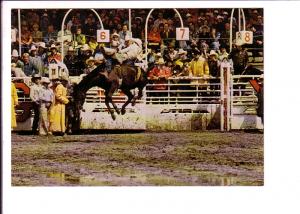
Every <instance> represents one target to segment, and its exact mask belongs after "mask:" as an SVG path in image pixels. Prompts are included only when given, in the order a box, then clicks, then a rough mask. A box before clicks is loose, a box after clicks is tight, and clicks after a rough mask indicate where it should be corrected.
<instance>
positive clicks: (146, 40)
mask: <svg viewBox="0 0 300 214" xmlns="http://www.w3.org/2000/svg"><path fill="white" fill-rule="evenodd" d="M153 10H155V9H151V10H150V12H149V13H148V16H147V18H146V24H145V50H146V52H145V54H146V64H147V65H148V58H147V56H148V20H149V17H150V15H151V14H152V12H153ZM173 10H174V11H175V12H176V13H177V15H178V17H179V19H180V22H181V27H182V28H183V21H182V18H181V15H180V13H179V12H178V10H177V9H173Z"/></svg>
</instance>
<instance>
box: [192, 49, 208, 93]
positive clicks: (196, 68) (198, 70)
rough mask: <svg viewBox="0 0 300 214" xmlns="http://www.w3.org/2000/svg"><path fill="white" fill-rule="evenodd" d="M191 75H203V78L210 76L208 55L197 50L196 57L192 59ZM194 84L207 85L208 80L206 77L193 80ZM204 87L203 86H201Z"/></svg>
mask: <svg viewBox="0 0 300 214" xmlns="http://www.w3.org/2000/svg"><path fill="white" fill-rule="evenodd" d="M189 76H190V77H203V78H208V77H209V66H208V62H207V59H206V57H205V56H204V54H201V53H200V52H199V51H195V53H194V59H193V60H192V61H191V64H190V73H189ZM191 83H192V84H197V83H199V84H201V85H200V87H201V86H202V85H206V84H207V83H208V81H207V80H205V79H200V80H192V81H191ZM201 88H203V86H202V87H201ZM204 88H205V86H204Z"/></svg>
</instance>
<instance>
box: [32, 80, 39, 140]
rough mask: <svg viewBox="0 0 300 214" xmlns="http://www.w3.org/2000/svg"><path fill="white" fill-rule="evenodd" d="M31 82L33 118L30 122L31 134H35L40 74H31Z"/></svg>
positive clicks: (37, 117)
mask: <svg viewBox="0 0 300 214" xmlns="http://www.w3.org/2000/svg"><path fill="white" fill-rule="evenodd" d="M31 82H32V83H33V85H32V86H31V87H30V98H31V100H32V101H33V102H32V105H33V111H34V118H33V123H32V134H34V135H36V134H38V133H37V129H38V126H39V119H40V103H39V94H40V91H41V76H40V75H39V74H34V75H32V78H31Z"/></svg>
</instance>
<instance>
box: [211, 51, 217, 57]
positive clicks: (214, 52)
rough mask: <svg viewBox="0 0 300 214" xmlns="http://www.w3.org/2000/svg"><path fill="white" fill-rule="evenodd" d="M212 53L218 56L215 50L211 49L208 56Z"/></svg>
mask: <svg viewBox="0 0 300 214" xmlns="http://www.w3.org/2000/svg"><path fill="white" fill-rule="evenodd" d="M212 55H215V56H218V54H217V52H216V51H215V50H211V51H210V52H209V56H212Z"/></svg>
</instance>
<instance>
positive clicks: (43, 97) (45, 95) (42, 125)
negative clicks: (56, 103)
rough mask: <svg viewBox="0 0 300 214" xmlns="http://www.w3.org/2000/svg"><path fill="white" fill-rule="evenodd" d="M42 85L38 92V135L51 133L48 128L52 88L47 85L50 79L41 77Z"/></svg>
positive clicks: (52, 94)
mask: <svg viewBox="0 0 300 214" xmlns="http://www.w3.org/2000/svg"><path fill="white" fill-rule="evenodd" d="M41 83H42V87H41V89H40V93H39V102H40V122H39V135H51V134H52V133H51V132H50V130H49V114H50V107H51V105H52V103H53V100H54V93H53V90H52V89H51V88H50V87H49V84H50V80H49V78H47V77H43V79H42V81H41Z"/></svg>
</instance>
